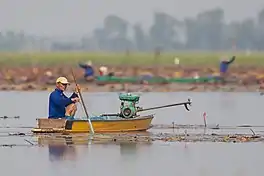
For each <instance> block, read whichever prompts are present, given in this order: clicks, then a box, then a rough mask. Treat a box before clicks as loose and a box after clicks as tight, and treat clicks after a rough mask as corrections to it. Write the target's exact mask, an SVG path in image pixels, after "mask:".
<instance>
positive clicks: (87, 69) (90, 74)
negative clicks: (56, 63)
mask: <svg viewBox="0 0 264 176" xmlns="http://www.w3.org/2000/svg"><path fill="white" fill-rule="evenodd" d="M79 66H80V67H81V68H83V69H84V78H85V80H86V81H88V82H90V81H93V80H94V68H93V66H92V61H88V62H87V63H85V64H82V63H79Z"/></svg>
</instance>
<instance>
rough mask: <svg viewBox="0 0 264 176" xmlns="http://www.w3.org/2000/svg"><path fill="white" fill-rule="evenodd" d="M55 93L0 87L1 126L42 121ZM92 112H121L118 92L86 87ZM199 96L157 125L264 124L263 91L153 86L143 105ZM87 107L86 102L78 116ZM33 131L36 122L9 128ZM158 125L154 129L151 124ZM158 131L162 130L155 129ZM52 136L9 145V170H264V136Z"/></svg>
mask: <svg viewBox="0 0 264 176" xmlns="http://www.w3.org/2000/svg"><path fill="white" fill-rule="evenodd" d="M48 94H49V93H48V92H0V97H1V100H2V101H1V102H0V105H1V113H0V116H4V115H7V116H15V115H19V116H20V119H17V120H15V119H7V120H1V126H2V127H5V126H35V125H36V121H35V119H36V118H38V117H46V116H47V109H48V106H47V102H48ZM83 95H84V99H85V103H86V105H87V108H88V111H89V113H90V114H91V113H94V114H101V113H105V112H109V113H110V112H111V113H114V112H118V109H119V103H120V102H119V100H118V94H117V93H83ZM188 98H191V100H192V102H193V105H192V106H191V111H190V112H187V111H186V110H185V108H184V107H173V108H166V109H161V110H156V111H149V112H145V114H146V113H155V115H156V117H155V118H154V119H153V124H171V123H172V122H173V121H174V122H175V123H178V124H203V117H202V114H203V112H206V113H207V115H208V117H207V123H208V124H220V126H221V125H242V124H249V125H264V117H263V113H264V108H263V105H264V104H263V103H264V97H262V96H259V94H258V93H145V94H142V96H141V101H140V105H142V106H143V107H152V106H158V105H164V104H170V103H176V102H182V101H186V100H187V99H188ZM83 115H84V113H83V111H82V109H81V106H80V105H79V112H78V113H77V116H83ZM7 130H8V131H9V132H12V131H13V132H18V131H19V132H27V131H29V130H30V129H4V128H1V131H0V136H1V135H5V134H6V131H7ZM150 131H151V130H150ZM153 131H154V130H153ZM24 139H28V140H31V141H34V142H36V140H38V139H37V138H34V139H32V138H30V137H4V136H2V137H0V140H1V142H0V143H1V144H25V141H24ZM54 145H55V144H54V143H53V144H52V142H51V144H50V145H45V146H43V147H36V146H33V147H13V148H6V147H5V148H4V147H3V148H1V149H0V156H1V162H0V164H1V172H2V173H3V174H8V175H20V174H22V173H23V174H27V175H36V174H37V175H39V176H42V175H43V176H44V175H45V176H47V175H49V176H57V175H65V176H68V175H69V176H70V175H89V174H90V175H91V174H93V175H113V176H124V175H157V176H158V175H177V174H181V175H188V176H189V175H201V176H205V175H214V176H218V175H219V176H220V175H221V176H222V175H225V176H228V175H230V176H231V175H232V176H234V175H240V176H241V175H250V176H252V175H262V165H263V163H264V153H263V152H262V149H263V147H264V144H263V143H242V144H226V143H188V144H186V143H168V142H167V143H165V142H153V143H149V144H126V143H123V144H91V145H88V143H87V144H85V143H84V144H83V145H77V146H63V145H59V146H58V145H57V146H54Z"/></svg>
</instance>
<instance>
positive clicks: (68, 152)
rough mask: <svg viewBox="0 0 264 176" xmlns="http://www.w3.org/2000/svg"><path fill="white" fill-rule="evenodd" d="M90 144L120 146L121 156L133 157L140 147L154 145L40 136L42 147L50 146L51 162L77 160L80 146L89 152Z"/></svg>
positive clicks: (39, 141)
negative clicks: (85, 147)
mask: <svg viewBox="0 0 264 176" xmlns="http://www.w3.org/2000/svg"><path fill="white" fill-rule="evenodd" d="M89 143H91V144H93V145H103V146H105V147H106V146H110V145H111V146H113V145H118V146H119V147H120V155H122V156H131V155H134V154H136V153H137V150H138V146H139V145H140V146H142V144H143V145H151V144H152V142H148V141H145V142H143V143H142V142H140V143H138V142H133V141H129V140H125V141H124V140H122V141H118V140H117V141H113V140H112V139H111V138H109V140H96V141H90V140H89V137H88V136H67V137H66V136H42V135H40V136H38V144H39V145H42V146H48V150H49V159H50V161H51V162H53V161H62V160H64V161H65V160H71V161H73V160H77V157H78V153H79V152H77V150H78V149H80V148H78V146H87V150H89V149H88V148H89V146H88V144H89ZM80 150H82V149H80ZM85 150H86V149H85ZM82 152H83V151H82Z"/></svg>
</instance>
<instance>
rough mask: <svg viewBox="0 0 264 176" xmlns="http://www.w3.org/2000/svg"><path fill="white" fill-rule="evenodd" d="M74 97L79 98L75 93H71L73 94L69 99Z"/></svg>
mask: <svg viewBox="0 0 264 176" xmlns="http://www.w3.org/2000/svg"><path fill="white" fill-rule="evenodd" d="M76 97H79V96H78V94H77V93H75V92H73V94H72V95H71V96H70V99H71V98H76Z"/></svg>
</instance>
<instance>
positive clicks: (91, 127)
mask: <svg viewBox="0 0 264 176" xmlns="http://www.w3.org/2000/svg"><path fill="white" fill-rule="evenodd" d="M71 71H72V76H73V79H74V82H75V84H76V87H77V81H76V78H75V75H74V72H73V69H71ZM77 90H78V93H79V95H80V98H81V104H82V107H83V110H84V112H85V115H86V117H87V119H88V122H89V125H90V129H91V131H90V132H91V133H92V134H94V129H93V125H92V122H91V119H90V117H89V115H88V112H87V109H86V107H85V104H84V101H83V97H82V94H81V90H79V89H78V88H77Z"/></svg>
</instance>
